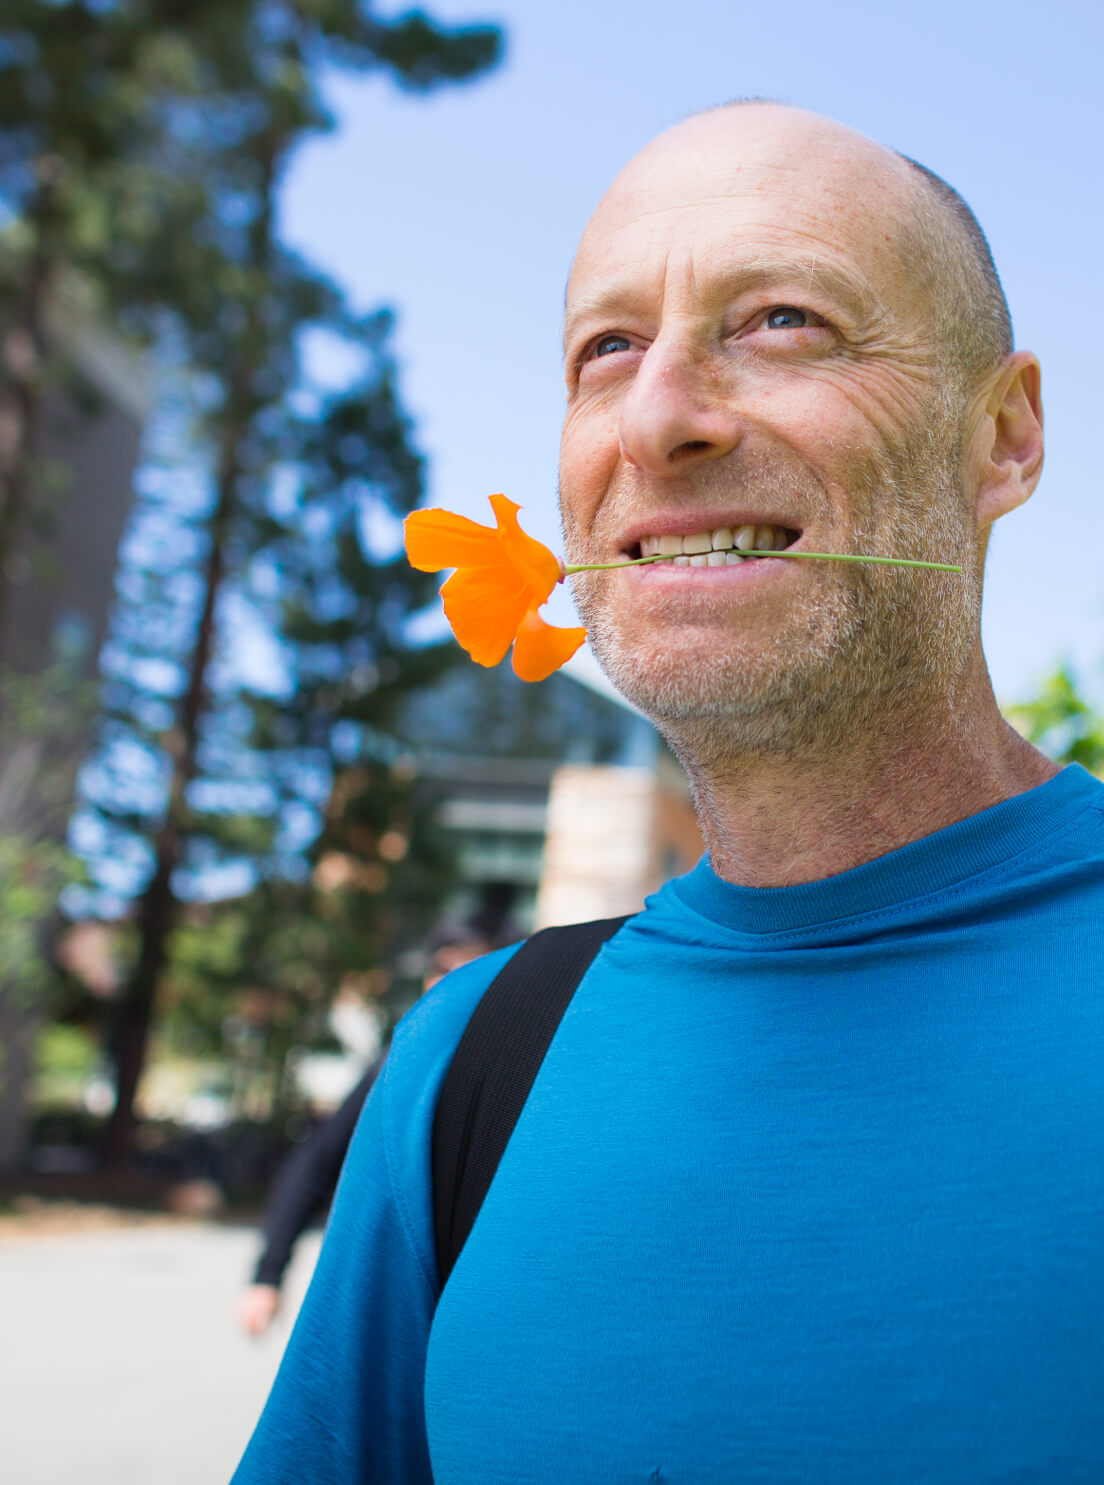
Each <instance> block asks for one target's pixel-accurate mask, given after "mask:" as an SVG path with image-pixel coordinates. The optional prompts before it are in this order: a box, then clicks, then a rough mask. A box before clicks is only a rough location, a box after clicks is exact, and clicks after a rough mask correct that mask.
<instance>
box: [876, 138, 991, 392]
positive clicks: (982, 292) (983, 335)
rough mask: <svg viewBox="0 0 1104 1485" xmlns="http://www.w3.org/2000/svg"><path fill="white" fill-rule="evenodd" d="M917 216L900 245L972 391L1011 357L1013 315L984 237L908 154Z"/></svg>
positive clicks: (952, 362) (948, 352)
mask: <svg viewBox="0 0 1104 1485" xmlns="http://www.w3.org/2000/svg"><path fill="white" fill-rule="evenodd" d="M899 158H900V159H901V160H903V161H904V162H905V164H906V165H908V166H909V168H910V169H911V170H912V171H913V172H915V175H916V178H917V186H918V192H917V209H916V212H915V214H914V215H913V216H912V217H911V218H908V219H906V220H905V221H904V222H903V223H901V225H900V228H899V238H898V246H899V249H900V251H901V253H902V256H903V257H904V259H905V261H906V263H907V265H908V267H909V269H910V271H911V272H913V273H914V274H916V275H917V276H918V277H919V279H920V281H921V282H922V284H923V285H924V287H925V288H926V290H927V293H928V298H929V302H930V305H931V310H932V314H933V317H934V325H935V329H936V337H937V340H938V341H939V342H940V343H941V347H942V350H943V354H944V359H945V361H946V363H947V367H948V370H949V371H950V372H952V374H954V375H956V376H957V378H958V379H959V380H960V382H961V384H963V385H964V386H972V385H973V384H974V383H975V382H977V381H979V380H980V379H981V378H982V377H983V376H985V375H986V373H988V372H990V371H992V370H993V368H994V367H995V366H997V365H999V363H1000V362H1001V361H1002V360H1003V359H1004V357H1005V356H1008V355H1010V354H1011V353H1012V350H1013V347H1014V344H1015V343H1014V340H1013V335H1012V316H1011V315H1010V314H1009V311H1008V301H1007V299H1006V298H1005V297H1004V289H1003V288H1002V286H1001V281H1000V275H999V274H998V273H997V268H996V264H995V263H994V262H993V254H992V251H991V249H990V247H989V243H988V240H987V238H986V236H985V233H984V232H983V231H982V230H981V224H980V223H979V222H978V219H977V217H976V216H974V213H973V212H972V211H971V210H970V207H969V206H968V205H967V204H966V202H965V200H964V199H963V198H962V197H961V196H960V195H959V193H958V192H957V191H956V190H955V188H954V187H953V186H951V185H948V183H947V182H946V181H945V180H944V179H943V178H942V176H939V175H936V173H935V171H934V170H929V169H928V167H927V166H926V165H921V164H920V163H919V162H918V161H917V160H912V159H910V158H909V156H908V155H899Z"/></svg>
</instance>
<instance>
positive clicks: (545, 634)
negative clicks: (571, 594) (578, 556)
mask: <svg viewBox="0 0 1104 1485" xmlns="http://www.w3.org/2000/svg"><path fill="white" fill-rule="evenodd" d="M491 506H492V507H493V509H494V513H495V520H496V521H497V523H498V525H497V529H496V528H493V527H490V526H480V525H479V523H478V522H477V521H469V520H468V519H467V517H466V516H457V515H454V514H453V512H452V511H447V510H418V511H415V512H414V514H413V515H410V516H407V518H406V521H405V523H404V525H405V529H406V555H407V557H408V558H409V559H410V563H411V566H412V567H416V568H418V570H419V572H439V571H440V570H441V568H443V567H455V568H456V571H455V572H454V573H453V575H452V576H451V577H450V578H449V580H448V581H447V582H446V583H445V585H444V587H443V588H442V589H441V597H442V598H443V599H444V603H445V617H446V618H447V619H448V621H449V623H450V624H451V625H452V632H453V633H454V634H455V635H456V638H457V640H458V641H459V643H460V645H461V646H462V647H463V648H464V649H465V650H467V652H468V654H469V655H470V656H471V657H472V659H473V660H474V661H476V662H477V664H479V665H497V664H498V662H499V661H500V660H501V659H502V657H503V656H504V655H505V653H506V651H507V650H508V649H509V648H510V646H511V644H512V645H513V647H514V669H515V671H516V672H517V673H518V675H519V676H520V677H521V679H522V680H523V681H543V680H544V679H545V677H546V676H550V675H551V674H552V672H553V671H554V670H558V669H559V668H560V666H561V665H562V664H563V663H564V661H565V660H570V659H571V657H572V655H574V653H575V651H576V650H577V649H578V648H579V646H580V645H581V644H582V642H583V640H584V639H585V638H586V630H585V629H557V628H555V627H554V626H553V625H551V624H546V623H545V622H544V620H543V619H542V618H541V617H540V615H539V614H538V612H537V610H538V609H539V608H540V606H541V604H542V603H544V602H545V601H546V599H547V598H548V596H549V594H550V593H551V592H552V589H553V588H554V587H555V586H556V584H557V583H558V582H559V581H560V579H561V578H562V577H563V568H562V567H561V566H560V561H559V558H558V557H555V556H554V555H553V554H552V553H551V552H550V551H549V550H548V548H547V547H545V546H542V545H541V543H540V542H539V541H535V540H534V539H533V537H531V536H527V535H526V534H525V532H524V531H523V530H522V529H521V527H520V526H519V525H518V520H517V513H518V511H519V510H520V508H521V507H520V506H517V505H515V504H514V502H513V501H512V500H507V498H506V496H505V495H492V496H491Z"/></svg>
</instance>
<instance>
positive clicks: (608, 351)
mask: <svg viewBox="0 0 1104 1485" xmlns="http://www.w3.org/2000/svg"><path fill="white" fill-rule="evenodd" d="M631 349H632V347H631V346H630V345H629V342H628V340H627V339H626V337H625V336H624V335H603V336H602V338H601V340H597V341H595V342H594V355H595V358H597V357H598V356H612V355H614V354H615V353H616V352H617V351H628V350H631Z"/></svg>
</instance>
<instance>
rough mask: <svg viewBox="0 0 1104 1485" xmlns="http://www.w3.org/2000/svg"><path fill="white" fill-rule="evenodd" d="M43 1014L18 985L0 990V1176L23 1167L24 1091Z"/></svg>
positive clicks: (27, 1124)
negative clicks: (22, 993) (22, 992)
mask: <svg viewBox="0 0 1104 1485" xmlns="http://www.w3.org/2000/svg"><path fill="white" fill-rule="evenodd" d="M42 1021H43V1015H42V1010H41V1008H40V1007H39V1006H37V1005H36V1004H35V1003H34V1002H33V1001H32V1000H30V999H29V998H28V997H27V996H26V995H21V994H20V987H19V986H18V985H4V986H0V1175H14V1174H16V1173H17V1172H18V1171H19V1170H20V1169H21V1168H22V1165H23V1159H24V1156H25V1155H26V1153H27V1145H28V1141H29V1138H30V1132H31V1113H30V1107H29V1101H28V1098H27V1091H28V1087H29V1085H30V1081H31V1076H32V1074H33V1072H34V1047H35V1041H36V1039H37V1036H38V1033H39V1031H40V1029H41V1027H42Z"/></svg>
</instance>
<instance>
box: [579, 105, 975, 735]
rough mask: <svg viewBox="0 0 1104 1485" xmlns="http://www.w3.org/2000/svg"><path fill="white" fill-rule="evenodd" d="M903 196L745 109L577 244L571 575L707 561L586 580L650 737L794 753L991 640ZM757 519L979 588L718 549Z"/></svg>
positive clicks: (621, 191) (586, 604)
mask: <svg viewBox="0 0 1104 1485" xmlns="http://www.w3.org/2000/svg"><path fill="white" fill-rule="evenodd" d="M898 166H899V168H898ZM912 189H913V188H912V187H911V185H910V182H909V179H908V176H907V167H906V166H905V165H904V164H903V163H899V162H896V161H895V160H894V158H893V157H892V156H889V155H888V154H887V153H886V152H884V151H882V150H880V149H878V148H877V146H874V145H872V144H870V143H869V142H868V141H865V140H862V139H861V138H860V137H859V136H855V135H852V134H851V133H850V132H849V131H846V130H843V129H842V128H841V127H839V126H836V125H832V124H829V123H827V122H825V121H823V120H818V119H815V118H812V117H811V116H809V115H806V114H802V113H798V112H796V111H791V110H784V109H778V108H772V107H769V106H763V107H759V106H753V107H745V108H740V109H733V110H729V111H725V112H721V113H715V114H711V115H706V116H704V117H702V118H698V119H694V120H691V121H690V122H689V123H687V124H684V125H681V126H680V127H679V128H678V129H677V130H675V131H672V133H670V134H668V135H666V136H664V137H662V138H661V139H660V140H659V141H657V142H656V143H655V144H654V145H652V146H651V147H650V148H649V149H648V150H646V151H645V152H644V153H643V155H641V156H638V157H637V159H636V160H635V161H633V162H632V164H631V165H630V166H629V167H628V169H627V170H626V171H625V172H624V173H623V175H622V176H621V177H620V178H619V180H618V181H617V182H616V183H615V184H614V186H613V188H612V189H611V191H610V192H609V193H608V194H607V196H606V198H605V200H604V201H603V202H602V204H601V205H600V206H599V208H598V211H597V212H596V213H595V216H594V218H593V219H592V221H591V223H590V225H589V226H588V228H587V231H586V233H585V235H584V238H583V241H582V244H581V246H580V250H579V254H578V257H577V259H576V262H575V265H574V268H573V271H572V274H571V280H570V283H569V286H568V299H567V316H566V323H565V353H566V365H567V383H568V405H567V413H566V418H565V422H564V429H563V440H562V448H561V465H560V482H561V483H560V498H561V507H562V512H563V519H564V526H565V532H566V537H567V549H568V559H569V561H572V562H579V561H607V562H608V561H617V560H618V559H620V558H624V557H636V556H640V555H647V554H648V553H649V552H651V551H654V550H667V549H669V548H668V546H666V545H659V544H660V543H667V544H669V543H672V542H674V541H675V539H676V538H681V539H682V540H683V541H684V543H685V555H691V554H693V555H692V559H691V561H690V562H688V563H683V562H680V563H679V564H677V565H674V564H671V563H666V562H664V563H657V564H654V565H651V566H645V567H640V568H630V569H627V570H623V571H618V572H606V573H592V574H587V575H586V576H585V577H583V578H577V579H576V580H575V584H576V589H575V591H576V598H577V600H578V602H579V607H580V610H581V612H582V615H583V618H584V620H585V622H586V623H587V626H588V629H589V631H590V637H591V641H592V643H593V645H594V648H595V650H596V652H597V654H598V657H599V659H600V660H601V662H602V663H603V665H604V666H605V667H606V669H607V670H608V671H609V673H610V674H611V676H612V678H613V679H614V680H615V682H616V683H617V684H618V685H619V687H620V688H621V689H622V690H623V691H624V692H625V693H626V694H627V695H629V696H630V698H631V699H633V700H634V701H636V702H637V703H638V704H639V705H640V706H642V707H643V709H644V710H646V711H648V712H650V713H651V714H652V715H653V716H655V717H657V719H659V720H661V721H662V720H663V719H664V718H667V719H670V720H672V721H678V720H693V719H696V718H698V719H713V720H720V719H722V718H723V719H724V720H725V722H726V725H728V726H729V727H731V726H733V725H740V724H742V726H743V728H744V736H745V740H746V741H747V743H748V744H749V745H752V746H754V745H758V746H760V747H777V746H782V745H785V742H786V740H787V739H789V740H792V739H793V738H795V737H796V735H797V732H798V731H800V730H801V728H802V726H803V725H804V727H805V728H806V730H809V731H811V732H813V733H816V732H817V731H818V730H819V731H820V732H823V730H824V729H825V728H830V726H831V722H830V719H831V718H833V717H834V718H835V721H836V725H837V726H838V725H846V723H847V719H848V718H850V719H851V720H853V721H854V720H857V719H858V718H859V717H860V716H862V715H865V716H867V718H868V719H869V718H870V717H872V716H873V715H874V714H876V713H877V712H879V710H884V705H885V702H886V699H887V698H888V697H893V696H895V697H897V698H899V697H900V696H901V695H902V694H903V693H904V692H905V691H906V690H908V689H910V688H915V687H916V686H922V685H924V684H928V685H930V684H932V683H933V678H935V677H937V676H940V675H943V673H944V672H946V671H947V670H948V669H951V670H957V669H960V668H961V666H962V664H963V657H964V655H965V654H966V652H968V651H969V649H970V648H971V646H972V644H974V643H975V642H976V633H977V608H978V592H977V579H976V575H975V573H974V571H973V568H974V558H975V554H976V539H977V533H976V530H975V527H974V523H973V519H972V516H971V511H970V506H969V504H968V502H967V499H966V495H965V492H964V491H963V489H962V479H961V476H960V464H961V458H960V452H959V445H960V437H961V431H962V426H961V425H962V414H963V411H964V409H962V408H959V407H955V406H949V407H948V406H946V405H945V403H944V401H943V395H942V392H941V386H942V383H943V381H944V379H943V378H942V377H941V376H940V375H939V372H938V369H937V366H936V362H935V356H934V348H933V336H932V331H931V325H930V318H931V317H930V314H929V313H928V310H929V306H928V305H927V304H926V303H925V302H924V301H923V300H922V298H921V296H920V295H919V293H918V292H917V291H916V290H915V289H914V286H913V285H912V283H911V282H910V280H909V277H908V275H907V274H906V272H905V270H904V269H903V267H902V265H901V262H900V261H899V258H898V256H897V253H896V251H895V246H894V242H895V234H894V224H895V221H896V220H899V219H900V217H901V214H902V213H904V212H907V211H908V210H909V209H910V204H911V200H912V197H911V194H910V193H911V190H912ZM747 528H754V529H755V533H756V535H755V546H757V547H761V546H763V545H764V544H765V543H767V542H769V543H770V544H771V545H772V546H782V545H788V546H792V547H793V548H794V549H795V550H797V551H802V550H804V551H808V552H865V553H870V554H874V555H884V556H905V557H916V558H922V559H929V560H939V561H951V562H955V561H963V562H964V563H966V564H968V573H967V575H966V576H964V577H962V578H958V577H954V576H948V575H945V574H935V573H917V572H915V571H912V572H910V571H908V570H907V569H904V570H903V569H891V568H872V567H861V566H855V565H848V564H842V563H828V562H805V561H797V560H785V559H784V560H770V559H766V560H758V561H757V560H749V561H733V560H731V559H729V560H718V558H717V557H716V556H714V557H712V558H710V557H709V556H708V554H707V553H706V552H705V551H703V550H701V548H703V547H704V546H706V545H707V544H708V543H710V542H711V543H712V545H713V546H715V547H723V546H726V545H729V544H730V538H729V537H728V533H730V532H731V533H732V537H731V540H733V541H736V542H737V543H738V544H746V543H747V542H748V541H749V540H750V538H749V536H748V531H747ZM741 530H743V532H744V535H743V536H742V537H741V536H740V534H739V533H740V532H741ZM694 549H697V550H696V551H695V550H694ZM694 558H696V559H697V560H694ZM879 698H880V703H879ZM841 718H842V719H843V720H842V722H841Z"/></svg>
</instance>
